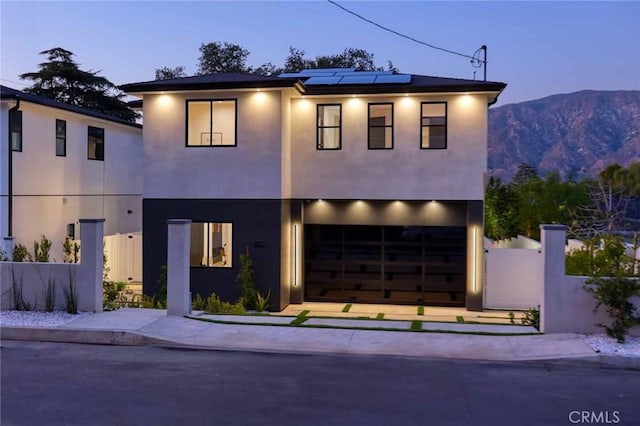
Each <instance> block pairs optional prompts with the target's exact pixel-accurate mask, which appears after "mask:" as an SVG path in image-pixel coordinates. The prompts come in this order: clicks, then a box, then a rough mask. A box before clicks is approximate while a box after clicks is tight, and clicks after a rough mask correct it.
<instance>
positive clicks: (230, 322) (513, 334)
mask: <svg viewBox="0 0 640 426" xmlns="http://www.w3.org/2000/svg"><path fill="white" fill-rule="evenodd" d="M185 318H188V319H192V320H195V321H203V322H210V323H214V324H235V325H257V326H262V327H264V326H272V327H305V328H332V329H336V330H362V331H399V332H410V333H412V332H413V333H415V332H417V333H446V334H476V335H481V336H538V335H540V334H542V333H495V332H486V331H455V330H423V329H422V328H416V329H414V328H408V329H401V328H400V329H398V328H384V327H371V328H369V327H343V326H338V325H324V324H298V325H295V324H292V323H289V324H267V323H248V322H236V321H220V320H213V319H209V318H197V317H190V316H186V317H185ZM314 318H315V317H314ZM333 318H335V317H333ZM304 319H305V320H306V319H308V317H304ZM421 322H422V321H418V320H416V321H412V324H411V326H412V327H413V326H414V324H413V323H421Z"/></svg>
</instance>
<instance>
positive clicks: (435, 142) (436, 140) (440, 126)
mask: <svg viewBox="0 0 640 426" xmlns="http://www.w3.org/2000/svg"><path fill="white" fill-rule="evenodd" d="M420 110H421V111H420V114H421V119H420V148H421V149H446V148H447V103H446V102H422V103H421V104H420Z"/></svg>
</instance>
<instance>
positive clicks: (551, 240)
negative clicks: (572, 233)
mask: <svg viewBox="0 0 640 426" xmlns="http://www.w3.org/2000/svg"><path fill="white" fill-rule="evenodd" d="M566 236H567V227H566V226H564V225H540V244H541V246H542V247H541V251H542V256H541V260H540V262H541V265H540V267H541V268H542V274H541V279H542V282H541V283H540V286H541V290H542V291H541V292H540V331H541V332H543V333H555V332H559V331H562V314H561V313H562V310H563V309H566V308H567V307H566V306H563V303H564V301H563V300H562V298H559V297H557V294H555V293H557V292H555V291H554V290H555V289H556V288H557V286H561V285H565V255H564V245H565V241H566Z"/></svg>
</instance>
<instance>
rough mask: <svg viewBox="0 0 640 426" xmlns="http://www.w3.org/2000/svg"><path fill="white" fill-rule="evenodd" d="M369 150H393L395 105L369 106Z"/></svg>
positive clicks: (376, 104) (379, 104)
mask: <svg viewBox="0 0 640 426" xmlns="http://www.w3.org/2000/svg"><path fill="white" fill-rule="evenodd" d="M369 149H393V104H392V103H375V104H369Z"/></svg>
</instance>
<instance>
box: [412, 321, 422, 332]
mask: <svg viewBox="0 0 640 426" xmlns="http://www.w3.org/2000/svg"><path fill="white" fill-rule="evenodd" d="M411 330H422V321H419V320H413V321H411Z"/></svg>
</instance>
